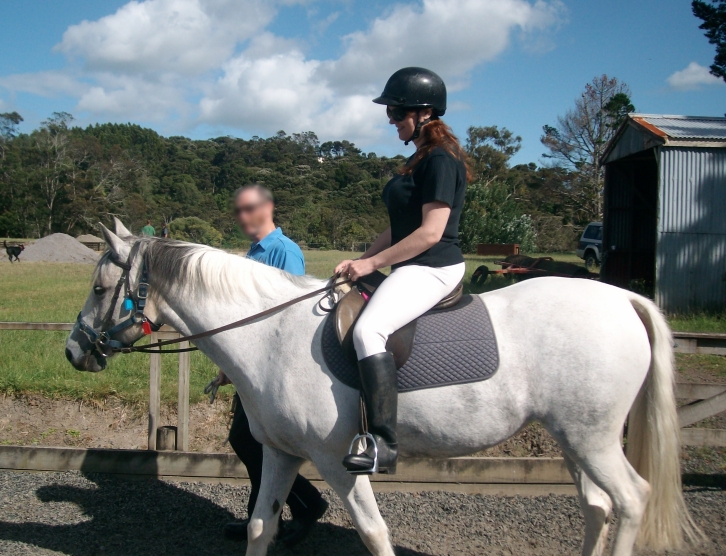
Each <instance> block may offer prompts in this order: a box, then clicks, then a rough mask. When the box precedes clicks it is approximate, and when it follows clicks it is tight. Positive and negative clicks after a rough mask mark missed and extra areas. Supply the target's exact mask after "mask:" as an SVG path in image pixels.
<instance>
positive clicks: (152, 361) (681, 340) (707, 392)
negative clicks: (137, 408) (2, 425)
mask: <svg viewBox="0 0 726 556" xmlns="http://www.w3.org/2000/svg"><path fill="white" fill-rule="evenodd" d="M72 328H73V323H58V322H0V330H45V331H48V330H55V331H70V330H71V329H72ZM673 336H674V339H675V351H676V352H677V353H699V354H711V355H726V334H702V333H693V332H674V333H673ZM178 337H179V333H178V332H177V331H176V330H174V329H173V328H171V327H168V326H163V327H162V328H161V329H160V330H159V331H158V332H155V333H153V334H152V335H151V342H156V341H158V340H168V339H175V338H178ZM179 347H181V348H184V347H189V343H188V342H183V343H181V344H180V345H179ZM190 371H191V365H190V354H189V353H180V354H179V393H178V412H177V429H176V450H178V451H181V452H186V451H188V450H189V375H190ZM676 397H677V398H679V399H682V400H686V401H687V402H688V403H687V404H686V405H683V406H681V407H679V408H678V418H679V421H680V425H681V427H682V428H681V438H682V440H683V444H684V445H686V446H721V447H726V430H723V429H706V428H685V427H689V426H691V425H693V424H695V423H697V422H699V421H702V420H704V419H707V418H709V417H712V416H714V415H717V414H719V413H721V412H723V411H726V384H707V383H692V382H679V383H677V384H676ZM160 412H161V354H158V353H156V354H150V355H149V436H148V449H149V450H156V448H157V438H158V430H159V419H160Z"/></svg>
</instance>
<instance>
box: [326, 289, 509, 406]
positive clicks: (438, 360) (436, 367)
mask: <svg viewBox="0 0 726 556" xmlns="http://www.w3.org/2000/svg"><path fill="white" fill-rule="evenodd" d="M322 347H323V356H324V357H325V363H326V364H327V366H328V368H329V369H330V372H331V373H333V375H334V376H335V377H336V378H337V379H338V380H340V381H341V382H342V383H343V384H346V385H347V386H350V387H351V388H357V389H359V390H360V379H359V378H358V368H357V366H356V365H355V364H354V363H352V362H351V361H350V360H349V359H348V358H347V357H345V355H344V353H343V350H342V348H341V347H340V343H339V342H338V337H337V336H336V334H335V315H334V314H333V313H331V314H330V315H328V317H327V318H326V319H325V324H324V325H323V337H322ZM498 367H499V351H498V349H497V339H496V337H495V336H494V329H493V328H492V321H491V319H490V318H489V312H488V311H487V308H486V306H485V305H484V303H483V302H482V300H481V299H480V298H479V297H478V296H471V295H467V296H464V298H463V299H462V301H461V303H459V304H458V305H457V306H456V307H454V308H453V309H445V310H443V311H432V312H430V313H426V314H425V315H423V316H422V317H420V318H419V319H418V325H417V327H416V338H415V340H414V345H413V352H412V353H411V357H409V359H408V361H407V362H406V364H405V365H404V366H403V367H401V368H400V369H399V370H398V391H399V392H410V391H412V390H421V389H423V388H436V387H437V386H450V385H452V384H465V383H467V382H478V381H480V380H486V379H488V378H490V377H491V376H493V375H494V373H496V372H497V368H498Z"/></svg>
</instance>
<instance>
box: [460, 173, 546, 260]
mask: <svg viewBox="0 0 726 556" xmlns="http://www.w3.org/2000/svg"><path fill="white" fill-rule="evenodd" d="M459 237H460V239H461V249H462V251H464V252H465V253H474V252H476V246H477V244H479V243H518V244H519V246H520V249H521V250H522V252H524V253H531V252H532V251H534V250H535V247H536V244H537V235H536V233H535V230H534V226H533V223H532V219H531V218H530V216H529V215H527V214H523V213H522V211H521V209H520V208H519V206H518V205H517V203H516V202H515V200H514V199H513V197H512V193H511V192H510V191H508V190H507V186H506V184H504V183H502V182H497V181H494V182H490V183H481V182H480V183H473V184H471V185H470V186H469V187H468V188H467V190H466V201H465V202H464V208H463V210H462V213H461V223H460V225H459Z"/></svg>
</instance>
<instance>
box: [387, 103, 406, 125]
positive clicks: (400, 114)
mask: <svg viewBox="0 0 726 556" xmlns="http://www.w3.org/2000/svg"><path fill="white" fill-rule="evenodd" d="M409 112H410V110H409V109H408V108H405V107H403V106H386V115H387V116H388V117H389V118H391V119H392V120H393V121H394V122H402V121H403V120H405V119H406V116H408V113H409Z"/></svg>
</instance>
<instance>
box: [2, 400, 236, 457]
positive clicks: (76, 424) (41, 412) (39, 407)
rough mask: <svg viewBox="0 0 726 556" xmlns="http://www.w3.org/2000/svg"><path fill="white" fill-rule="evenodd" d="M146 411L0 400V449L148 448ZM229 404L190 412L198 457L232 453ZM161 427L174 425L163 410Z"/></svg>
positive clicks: (115, 404)
mask: <svg viewBox="0 0 726 556" xmlns="http://www.w3.org/2000/svg"><path fill="white" fill-rule="evenodd" d="M147 419H148V417H147V410H146V407H143V406H129V405H127V404H123V403H120V402H119V401H118V400H117V399H114V398H109V399H106V400H104V401H102V402H98V401H90V402H89V401H83V402H78V401H70V400H62V399H48V398H44V397H42V396H18V397H12V396H4V397H3V398H0V444H13V445H20V446H32V445H39V446H75V447H81V448H124V449H141V450H145V449H146V447H147V434H148V433H147V431H148V420H147ZM228 423H229V403H219V402H218V403H217V404H215V405H209V404H196V405H193V406H192V407H191V408H190V410H189V445H190V449H191V450H192V451H197V452H231V448H230V447H229V444H227V434H228ZM161 425H176V412H175V411H174V410H173V409H172V408H169V407H163V408H162V412H161Z"/></svg>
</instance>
